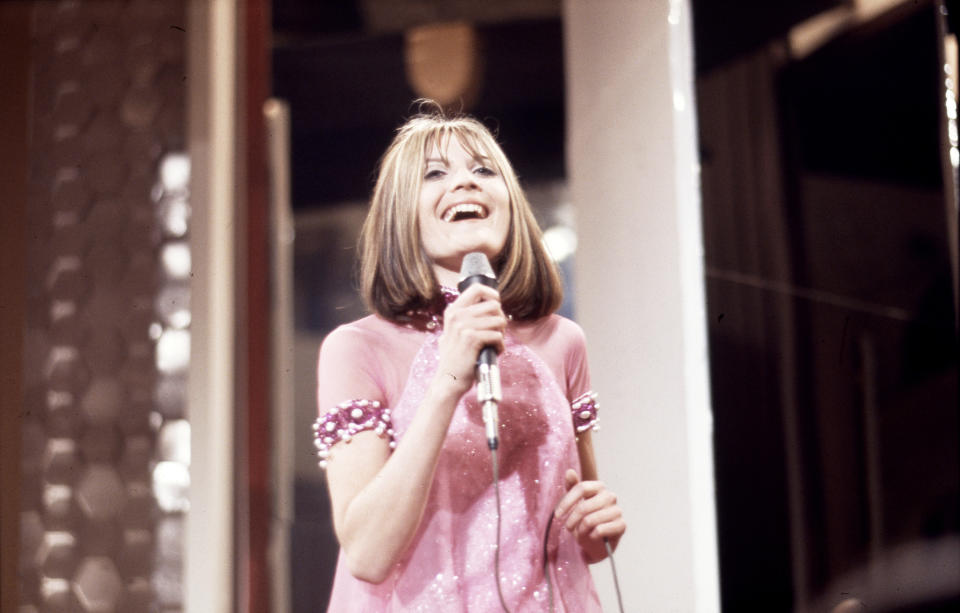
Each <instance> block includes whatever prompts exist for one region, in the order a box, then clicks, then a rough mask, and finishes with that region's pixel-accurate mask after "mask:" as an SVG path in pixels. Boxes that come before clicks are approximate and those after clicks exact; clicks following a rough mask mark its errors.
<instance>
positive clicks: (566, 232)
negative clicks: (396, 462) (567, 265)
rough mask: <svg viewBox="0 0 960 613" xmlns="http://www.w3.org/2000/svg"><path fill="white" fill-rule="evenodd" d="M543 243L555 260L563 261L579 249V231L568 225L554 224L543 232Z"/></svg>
mask: <svg viewBox="0 0 960 613" xmlns="http://www.w3.org/2000/svg"><path fill="white" fill-rule="evenodd" d="M543 244H544V246H545V247H546V248H547V253H549V254H550V257H551V258H553V261H554V262H562V261H564V260H565V259H567V258H568V257H570V256H571V255H573V253H574V252H575V251H576V250H577V233H576V232H574V231H573V229H572V228H569V227H567V226H552V227H550V228H547V230H546V231H545V232H544V233H543Z"/></svg>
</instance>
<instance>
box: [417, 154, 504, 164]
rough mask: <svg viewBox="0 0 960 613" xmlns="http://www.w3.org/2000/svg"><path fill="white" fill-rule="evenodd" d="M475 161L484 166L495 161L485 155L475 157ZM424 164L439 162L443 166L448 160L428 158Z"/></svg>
mask: <svg viewBox="0 0 960 613" xmlns="http://www.w3.org/2000/svg"><path fill="white" fill-rule="evenodd" d="M473 161H475V162H482V163H484V164H493V160H492V159H490V158H488V157H487V156H485V155H481V156H479V157H475V158H473ZM423 162H424V164H429V163H430V162H439V163H441V164H446V163H447V160H446V158H438V157H428V158H426V159H425V160H423Z"/></svg>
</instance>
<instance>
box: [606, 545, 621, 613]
mask: <svg viewBox="0 0 960 613" xmlns="http://www.w3.org/2000/svg"><path fill="white" fill-rule="evenodd" d="M603 546H604V547H606V548H607V557H608V558H610V569H611V570H613V589H614V590H616V592H617V604H618V605H619V606H620V613H623V598H622V597H621V596H620V581H619V580H618V579H617V565H616V564H615V563H614V561H613V549H612V548H611V547H610V541H609V540H607V537H603Z"/></svg>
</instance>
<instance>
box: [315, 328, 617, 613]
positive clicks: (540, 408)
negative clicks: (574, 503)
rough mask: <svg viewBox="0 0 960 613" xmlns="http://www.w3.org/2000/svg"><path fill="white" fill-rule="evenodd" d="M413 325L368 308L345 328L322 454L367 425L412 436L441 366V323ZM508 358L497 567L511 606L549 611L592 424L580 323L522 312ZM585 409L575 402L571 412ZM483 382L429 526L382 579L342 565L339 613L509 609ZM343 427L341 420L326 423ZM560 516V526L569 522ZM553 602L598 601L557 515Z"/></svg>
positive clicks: (335, 338) (332, 357)
mask: <svg viewBox="0 0 960 613" xmlns="http://www.w3.org/2000/svg"><path fill="white" fill-rule="evenodd" d="M427 323H428V324H430V323H433V324H434V325H431V326H429V328H428V327H426V326H420V327H418V326H404V325H399V324H395V323H391V322H388V321H386V320H384V319H381V318H380V317H377V316H368V317H365V318H363V319H360V320H358V321H356V322H353V323H351V324H347V325H344V326H341V327H339V328H337V329H336V330H334V331H333V332H332V333H331V334H330V335H329V336H328V337H327V338H326V340H325V341H324V343H323V346H322V348H321V351H320V360H319V367H318V402H319V406H320V408H321V416H320V418H319V419H318V420H317V424H316V425H315V432H316V436H317V442H318V447H319V448H320V449H321V456H327V455H328V454H329V456H330V457H331V458H335V457H336V452H337V448H338V447H339V446H340V445H344V444H349V442H344V439H346V440H347V441H349V438H350V436H351V435H352V434H355V433H356V432H357V431H358V430H363V429H375V430H377V431H378V433H380V434H381V435H382V436H384V437H387V438H389V439H390V440H391V441H392V442H394V443H395V442H398V441H400V440H402V439H403V435H404V432H405V431H406V429H407V427H408V426H409V425H410V422H411V421H412V419H413V415H414V413H415V412H416V410H417V406H418V405H419V404H420V402H421V400H422V398H423V397H424V393H425V392H426V388H427V385H428V383H429V381H430V380H431V377H432V375H433V373H434V372H435V370H436V368H437V360H438V340H439V336H440V326H441V325H442V323H441V322H439V321H438V320H437V318H434V322H427ZM504 344H505V350H504V352H503V353H502V354H501V355H500V369H501V373H502V374H501V376H502V381H503V401H502V403H501V405H500V411H499V415H500V424H501V428H500V450H499V454H500V480H499V484H500V498H501V512H502V520H501V521H502V525H501V530H502V532H501V539H500V542H501V551H500V575H501V586H502V589H503V593H504V597H505V600H506V603H507V605H508V606H509V608H510V610H511V611H512V612H514V613H524V612H532V611H536V612H543V611H548V610H549V604H548V603H549V596H548V591H547V583H546V581H545V580H544V574H543V567H542V564H543V538H544V531H545V528H546V526H547V523H548V519H549V517H550V515H551V513H552V512H553V509H554V507H555V506H556V504H557V503H558V502H559V500H560V498H561V497H562V496H563V494H564V492H565V488H564V473H565V472H566V470H567V469H568V468H574V469H576V470H577V472H578V473H579V472H580V462H579V457H578V455H577V446H576V439H575V436H576V432H577V431H583V430H585V429H587V428H590V427H592V426H593V425H594V423H595V421H596V409H595V401H594V398H595V397H594V396H593V395H592V394H591V393H590V392H589V390H590V381H589V379H590V376H589V371H588V367H587V361H586V349H585V344H584V337H583V332H582V331H581V329H580V327H579V326H577V325H576V324H575V323H573V322H572V321H570V320H568V319H565V318H563V317H560V316H557V315H552V316H548V317H545V318H542V319H540V320H537V321H535V322H532V323H531V322H525V323H518V322H511V324H510V326H509V328H508V330H507V333H506V335H505V341H504ZM574 405H575V406H576V408H572V407H574ZM480 414H481V411H480V408H479V407H478V406H477V403H476V392H475V389H474V390H471V391H469V392H468V393H467V394H465V395H464V397H463V398H462V399H461V400H460V403H459V404H458V406H457V408H456V410H455V412H454V415H453V419H452V421H451V423H450V427H449V429H448V432H447V437H446V439H445V441H444V445H443V448H442V450H441V452H440V457H439V461H438V464H437V469H436V473H435V475H434V480H433V483H432V485H431V489H430V494H429V498H428V501H427V505H426V510H425V512H424V516H423V519H422V521H421V524H420V527H419V529H418V532H417V534H416V536H415V538H414V540H413V541H412V543H411V545H410V547H409V549H408V550H407V552H406V553H405V555H404V556H403V558H402V559H401V560H400V561H399V562H398V563H397V565H396V567H395V568H394V569H393V571H392V572H391V573H390V575H389V576H388V577H387V579H386V580H385V581H384V582H383V583H380V584H372V583H367V582H365V581H362V580H359V579H357V578H355V577H353V576H352V575H351V574H350V571H349V570H348V568H347V565H346V561H345V559H344V556H343V553H342V552H341V553H340V557H339V559H338V563H337V570H336V576H335V579H334V586H333V591H332V594H331V598H330V605H329V609H328V611H329V612H330V613H354V612H358V611H360V612H379V611H431V612H444V613H446V612H464V613H467V612H470V613H478V612H479V613H485V612H493V611H501V610H502V609H501V606H500V603H499V599H498V596H497V588H496V583H495V579H494V570H493V568H494V551H495V547H494V543H495V541H496V502H495V498H494V489H493V486H492V484H491V461H490V452H489V451H488V449H487V446H486V439H485V436H484V430H483V422H482V420H481V417H480ZM328 424H333V425H328ZM558 523H559V522H558ZM547 543H548V544H547V549H548V557H549V559H550V564H549V569H550V570H549V572H550V577H551V582H552V590H553V601H554V610H555V611H558V612H561V611H562V612H568V613H580V612H595V611H600V610H601V609H600V603H599V600H598V598H597V594H596V590H595V588H594V585H593V581H592V579H591V577H590V572H589V570H588V568H587V564H586V562H585V560H584V558H583V554H582V551H581V549H580V547H579V545H578V544H577V543H576V541H575V540H574V538H573V537H572V535H571V534H570V533H569V532H568V531H567V530H565V529H563V528H562V526H559V525H557V524H554V526H553V527H552V528H551V530H550V534H549V536H548V538H547Z"/></svg>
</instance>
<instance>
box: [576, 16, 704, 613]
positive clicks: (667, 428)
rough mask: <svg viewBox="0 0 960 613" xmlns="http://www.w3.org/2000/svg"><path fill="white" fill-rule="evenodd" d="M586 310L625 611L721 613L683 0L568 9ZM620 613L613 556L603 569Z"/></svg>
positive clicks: (606, 598)
mask: <svg viewBox="0 0 960 613" xmlns="http://www.w3.org/2000/svg"><path fill="white" fill-rule="evenodd" d="M564 27H565V53H566V61H567V113H568V116H567V121H568V124H567V126H568V145H567V151H568V169H569V178H570V190H571V199H572V201H573V203H574V206H575V207H576V211H577V223H578V234H579V247H578V250H577V258H576V271H575V274H576V296H575V298H576V313H577V318H578V320H579V321H580V323H581V324H582V325H583V327H584V328H585V330H586V333H587V341H588V349H589V354H590V359H591V371H592V375H593V387H594V389H595V390H597V391H598V392H599V393H600V401H601V405H602V408H601V413H600V414H601V426H602V429H601V431H600V432H598V433H597V434H596V435H595V437H594V441H595V445H596V448H597V457H598V464H599V469H600V475H601V478H602V479H603V480H604V481H605V482H606V483H607V484H608V485H609V486H610V488H611V489H613V490H614V491H615V492H617V494H618V496H619V499H620V503H621V506H622V507H623V508H624V510H625V513H626V518H627V522H628V531H627V534H626V536H625V537H624V540H623V541H622V543H621V545H620V549H619V550H618V552H617V555H616V560H617V569H618V571H619V575H620V585H621V588H622V590H623V599H624V606H625V609H626V610H627V611H718V610H719V607H720V604H719V576H718V566H717V547H716V521H715V505H714V489H713V455H712V453H713V452H712V443H711V435H712V418H711V412H710V404H709V385H708V369H707V344H706V322H705V304H704V289H703V249H702V236H701V227H700V199H699V180H698V162H697V160H698V156H697V145H696V129H695V125H696V121H695V119H696V118H695V107H694V98H693V67H692V36H691V23H690V7H689V3H688V1H687V0H673V1H670V0H602V1H592V2H582V1H580V0H565V2H564ZM593 575H594V577H595V579H596V582H597V587H598V590H599V591H600V592H601V599H602V600H603V604H604V608H605V610H607V611H616V610H617V606H616V597H615V595H614V589H613V580H612V577H611V573H610V569H609V565H607V564H598V565H595V566H593Z"/></svg>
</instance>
